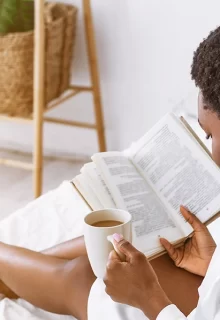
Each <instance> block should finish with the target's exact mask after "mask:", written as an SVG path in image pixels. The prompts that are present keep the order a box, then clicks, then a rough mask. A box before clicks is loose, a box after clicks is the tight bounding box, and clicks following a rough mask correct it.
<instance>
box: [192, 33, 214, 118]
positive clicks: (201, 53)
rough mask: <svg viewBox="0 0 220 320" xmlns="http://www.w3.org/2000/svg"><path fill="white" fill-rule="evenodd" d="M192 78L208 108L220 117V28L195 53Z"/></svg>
mask: <svg viewBox="0 0 220 320" xmlns="http://www.w3.org/2000/svg"><path fill="white" fill-rule="evenodd" d="M191 76H192V79H193V80H195V83H196V86H198V87H199V88H200V90H201V92H202V95H203V99H204V103H205V105H206V108H207V109H210V110H212V111H215V112H217V113H218V115H219V117H220V27H218V28H217V29H215V30H214V31H212V32H211V33H210V34H209V36H208V37H207V38H206V39H204V40H203V41H202V42H201V43H200V45H199V47H198V49H197V50H196V51H195V52H194V57H193V63H192V69H191Z"/></svg>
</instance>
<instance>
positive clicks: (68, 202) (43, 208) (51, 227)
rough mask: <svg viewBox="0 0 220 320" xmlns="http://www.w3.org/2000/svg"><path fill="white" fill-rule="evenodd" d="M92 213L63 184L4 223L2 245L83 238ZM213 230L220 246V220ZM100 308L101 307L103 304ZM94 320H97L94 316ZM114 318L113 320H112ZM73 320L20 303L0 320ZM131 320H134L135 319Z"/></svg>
mask: <svg viewBox="0 0 220 320" xmlns="http://www.w3.org/2000/svg"><path fill="white" fill-rule="evenodd" d="M89 211H90V210H89V208H88V207H87V206H86V205H85V203H84V202H83V201H82V199H81V198H80V196H79V194H78V193H77V191H76V190H75V189H74V187H73V185H72V184H71V183H70V182H64V183H63V184H62V185H61V186H60V187H59V188H57V189H56V190H53V191H51V192H49V193H47V194H46V195H44V196H42V197H41V198H39V199H37V200H35V201H33V202H31V203H30V204H29V205H27V206H26V207H25V208H23V209H21V210H18V211H17V212H16V213H14V214H12V215H11V216H10V217H9V218H7V219H5V220H3V221H1V222H0V241H3V242H5V243H9V244H14V245H17V246H22V247H26V248H29V249H33V250H36V251H40V250H43V249H46V248H48V247H51V246H53V245H55V244H58V243H61V242H63V241H66V240H69V239H72V238H74V237H77V236H80V235H82V233H83V217H84V216H85V215H86V214H87V213H88V212H89ZM210 230H211V232H212V235H213V236H214V238H215V240H216V242H217V243H218V244H219V243H220V233H219V230H220V219H218V220H217V221H216V222H215V223H213V224H212V225H211V228H210ZM0 254H1V252H0ZM94 288H95V286H94ZM94 290H95V289H94ZM94 290H93V291H94ZM97 292H98V291H96V292H95V294H93V297H92V294H91V295H90V309H91V307H92V308H93V307H94V309H95V307H96V306H95V305H94V304H95V303H96V302H95V300H94V299H93V300H92V299H91V298H94V297H95V298H96V296H97ZM101 298H103V297H100V299H101ZM98 305H100V300H99V301H98ZM96 310H97V309H96ZM113 311H114V310H113ZM93 318H94V319H96V317H95V316H94V317H93ZM113 318H114V317H113ZM113 318H111V319H112V320H113ZM73 319H74V318H73V317H70V316H59V315H54V314H51V313H48V312H45V311H43V310H40V309H38V308H35V307H34V306H32V305H31V304H29V303H27V302H25V301H24V300H21V299H19V300H17V301H12V300H9V299H3V300H1V301H0V320H73ZM132 319H134V318H133V317H132Z"/></svg>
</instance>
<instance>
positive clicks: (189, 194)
mask: <svg viewBox="0 0 220 320" xmlns="http://www.w3.org/2000/svg"><path fill="white" fill-rule="evenodd" d="M130 155H131V159H132V161H133V163H134V164H135V166H136V167H137V169H138V170H139V171H140V172H141V173H142V174H143V176H144V177H145V179H146V180H147V181H148V182H149V184H150V185H151V186H152V187H153V188H154V190H155V191H156V192H157V194H158V195H159V197H160V198H161V199H162V201H163V202H164V203H165V204H166V206H167V208H168V210H169V212H170V213H171V214H172V215H173V217H174V219H175V221H176V222H177V224H178V225H179V226H180V227H181V228H182V230H183V232H184V234H185V235H186V236H187V235H188V234H189V233H191V232H192V228H191V226H190V225H189V224H188V223H186V222H185V220H184V218H183V217H182V215H181V214H180V211H179V207H180V205H184V206H186V207H187V208H188V209H189V210H190V211H192V212H193V213H194V214H195V215H197V216H198V218H199V219H200V220H201V221H202V222H205V221H207V220H208V219H209V218H210V217H212V216H213V215H214V214H215V213H217V212H218V211H219V209H220V170H219V168H218V167H217V166H216V165H215V164H214V162H213V161H212V160H211V159H210V157H209V156H208V155H207V154H206V152H205V151H204V150H203V149H202V147H201V146H200V145H199V143H198V142H197V141H196V140H195V139H194V137H193V136H192V135H191V134H190V133H189V132H188V131H187V129H186V128H185V127H184V125H183V124H182V123H181V122H180V120H179V119H177V118H176V117H175V116H174V115H167V116H166V117H165V118H164V119H163V120H162V121H161V122H160V123H158V124H157V125H156V126H155V127H154V128H153V129H152V130H151V131H150V132H148V133H147V134H146V135H145V136H144V137H143V138H142V139H140V140H139V141H138V142H137V143H136V145H133V147H132V148H131V150H130Z"/></svg>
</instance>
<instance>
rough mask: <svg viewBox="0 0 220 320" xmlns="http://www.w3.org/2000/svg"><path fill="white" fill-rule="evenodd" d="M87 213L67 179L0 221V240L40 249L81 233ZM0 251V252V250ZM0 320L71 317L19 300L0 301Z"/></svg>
mask: <svg viewBox="0 0 220 320" xmlns="http://www.w3.org/2000/svg"><path fill="white" fill-rule="evenodd" d="M88 212H89V208H88V207H87V206H86V205H85V204H84V202H83V201H82V200H81V198H80V196H79V195H78V193H77V191H76V190H75V189H74V187H73V185H72V184H71V183H70V182H63V183H62V185H61V186H60V187H59V188H57V189H55V190H53V191H50V192H49V193H47V194H46V195H44V196H42V197H40V198H39V199H37V200H35V201H33V202H31V203H30V204H28V205H27V206H26V207H25V208H23V209H21V210H18V211H17V212H15V213H14V214H12V215H11V216H9V218H7V219H5V220H3V221H1V222H0V241H3V242H5V243H8V244H13V245H17V246H22V247H25V248H29V249H33V250H36V251H40V250H43V249H46V248H48V247H51V246H53V245H55V244H58V243H61V242H63V241H66V240H69V239H72V238H74V237H78V236H80V235H82V233H83V217H84V216H85V214H87V213H88ZM0 254H1V253H0ZM0 319H1V320H70V319H71V320H73V317H70V316H59V315H54V314H51V313H48V312H44V311H43V310H40V309H37V308H35V307H33V306H32V305H31V304H29V303H27V302H25V301H24V300H22V299H19V300H17V301H12V300H9V299H3V300H1V301H0Z"/></svg>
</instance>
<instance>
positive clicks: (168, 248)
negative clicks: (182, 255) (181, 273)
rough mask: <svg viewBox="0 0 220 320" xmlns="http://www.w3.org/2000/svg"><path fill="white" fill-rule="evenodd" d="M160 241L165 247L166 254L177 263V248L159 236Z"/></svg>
mask: <svg viewBox="0 0 220 320" xmlns="http://www.w3.org/2000/svg"><path fill="white" fill-rule="evenodd" d="M160 243H161V244H162V246H163V247H164V248H165V249H166V251H167V253H168V255H169V256H170V258H171V259H172V260H173V261H174V263H175V264H176V265H178V260H179V259H178V258H179V255H178V250H177V249H176V248H175V247H174V246H173V245H172V244H171V243H170V242H169V241H168V240H166V239H164V238H160Z"/></svg>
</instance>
